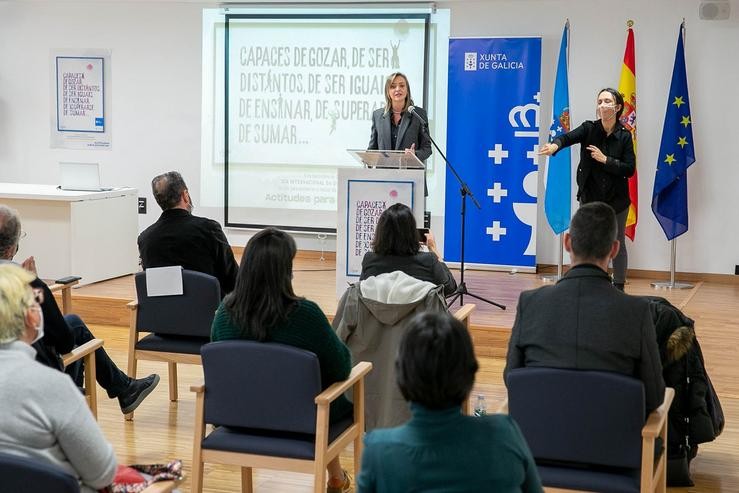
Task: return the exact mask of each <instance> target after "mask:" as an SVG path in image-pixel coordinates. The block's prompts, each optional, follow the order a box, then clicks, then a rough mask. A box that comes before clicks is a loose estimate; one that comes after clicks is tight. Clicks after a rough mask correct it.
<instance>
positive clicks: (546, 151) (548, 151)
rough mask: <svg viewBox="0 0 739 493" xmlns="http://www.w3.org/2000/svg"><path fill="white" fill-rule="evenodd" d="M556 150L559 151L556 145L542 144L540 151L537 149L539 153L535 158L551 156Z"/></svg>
mask: <svg viewBox="0 0 739 493" xmlns="http://www.w3.org/2000/svg"><path fill="white" fill-rule="evenodd" d="M557 149H559V146H558V145H557V144H552V143H549V144H544V145H543V146H542V147H541V149H539V152H537V153H536V154H537V156H551V155H552V154H554V153H555V152H557Z"/></svg>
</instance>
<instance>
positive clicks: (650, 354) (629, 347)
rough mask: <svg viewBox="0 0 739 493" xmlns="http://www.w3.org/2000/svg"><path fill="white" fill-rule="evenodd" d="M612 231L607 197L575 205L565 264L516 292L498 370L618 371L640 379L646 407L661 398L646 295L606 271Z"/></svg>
mask: <svg viewBox="0 0 739 493" xmlns="http://www.w3.org/2000/svg"><path fill="white" fill-rule="evenodd" d="M616 234H617V226H616V214H615V213H614V212H613V209H612V208H611V207H610V206H609V205H607V204H604V203H602V202H592V203H589V204H585V205H583V206H581V207H580V208H579V209H578V210H577V212H576V213H575V215H574V216H573V217H572V221H571V223H570V230H569V232H568V233H565V234H564V247H565V249H566V250H567V251H568V252H569V253H570V256H571V258H572V267H571V268H570V270H569V271H568V272H567V273H566V274H565V275H564V276H563V277H562V279H560V280H559V282H557V284H555V285H553V286H543V287H541V288H538V289H534V290H532V291H524V292H523V293H521V296H520V297H519V300H518V308H517V310H516V321H515V322H514V324H513V330H512V331H511V338H510V342H509V345H508V361H507V364H506V369H505V371H504V375H505V374H506V373H507V372H508V371H509V370H512V369H514V368H519V367H524V366H541V367H550V368H567V369H578V370H599V371H612V372H616V373H622V374H624V375H628V376H633V377H635V378H638V379H640V380H641V381H642V382H644V394H645V399H646V400H645V403H646V408H647V409H646V411H647V413H650V412H651V411H653V410H654V409H655V408H656V407H657V406H659V405H660V404H662V401H663V399H664V393H665V382H664V380H663V378H662V364H661V363H660V356H659V350H658V349H657V338H656V336H655V331H654V325H653V323H652V316H651V312H650V307H649V303H648V301H647V300H645V299H643V298H638V297H635V296H629V295H627V294H624V293H623V292H621V291H619V290H618V289H616V288H615V287H613V285H612V284H611V279H610V277H609V276H608V273H607V269H608V262H609V261H610V260H611V259H612V258H613V257H615V256H616V254H617V253H618V250H619V242H618V240H617V239H616Z"/></svg>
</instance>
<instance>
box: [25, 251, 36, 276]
mask: <svg viewBox="0 0 739 493" xmlns="http://www.w3.org/2000/svg"><path fill="white" fill-rule="evenodd" d="M21 267H23V268H24V269H26V270H27V271H28V272H30V273H32V274H33V275H35V276H36V277H38V272H37V271H36V259H35V258H33V257H32V256H31V257H28V258H27V259H26V260H24V261H23V262H21Z"/></svg>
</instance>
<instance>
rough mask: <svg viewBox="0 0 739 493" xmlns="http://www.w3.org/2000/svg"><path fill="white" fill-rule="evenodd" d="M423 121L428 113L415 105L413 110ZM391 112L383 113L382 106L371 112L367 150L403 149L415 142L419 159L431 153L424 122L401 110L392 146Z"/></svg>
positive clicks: (424, 159)
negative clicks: (395, 137) (395, 139)
mask: <svg viewBox="0 0 739 493" xmlns="http://www.w3.org/2000/svg"><path fill="white" fill-rule="evenodd" d="M415 111H416V112H417V113H418V114H419V115H420V116H421V117H422V118H423V119H424V121H427V122H428V115H426V112H425V111H424V110H423V108H419V107H418V106H416V110H415ZM391 118H392V112H388V113H385V109H384V108H379V109H377V110H375V111H374V113H372V135H370V141H369V144H367V149H368V150H383V151H387V150H401V151H402V150H403V149H408V148H409V147H410V146H411V145H412V144H416V157H417V158H418V159H419V160H421V161H426V159H427V158H428V157H429V156H430V155H431V139H430V138H429V134H428V129H426V128H424V124H422V123H421V121H420V120H419V119H418V118H416V117H415V116H413V115H411V114H410V113H408V112H403V114H402V117H401V120H400V127H399V128H398V139H397V141H396V142H395V147H392V144H391V137H390V119H391Z"/></svg>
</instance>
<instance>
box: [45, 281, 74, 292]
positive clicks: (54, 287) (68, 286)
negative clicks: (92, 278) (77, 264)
mask: <svg viewBox="0 0 739 493" xmlns="http://www.w3.org/2000/svg"><path fill="white" fill-rule="evenodd" d="M79 283H80V281H79V280H76V281H72V282H68V283H67V284H58V283H54V284H47V286H48V287H49V291H51V292H52V293H56V292H57V291H64V290H65V289H72V286H76V285H78V284H79Z"/></svg>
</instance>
